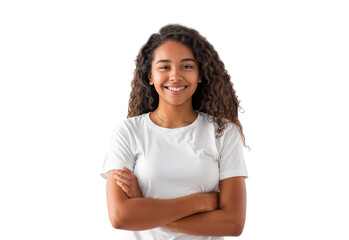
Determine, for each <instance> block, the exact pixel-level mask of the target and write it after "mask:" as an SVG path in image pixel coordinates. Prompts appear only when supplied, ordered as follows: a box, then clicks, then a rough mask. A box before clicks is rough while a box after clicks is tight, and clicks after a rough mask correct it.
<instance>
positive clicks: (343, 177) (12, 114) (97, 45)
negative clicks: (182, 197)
mask: <svg viewBox="0 0 349 240" xmlns="http://www.w3.org/2000/svg"><path fill="white" fill-rule="evenodd" d="M348 12H349V8H348V4H347V1H336V0H331V1H321V0H320V1H309V0H301V1H299V0H293V1H276V0H275V1H270V0H266V1H219V0H218V1H202V0H201V1H188V0H186V1H183V0H177V1H127V2H126V1H103V0H100V1H77V0H69V1H66V0H61V1H37V0H33V1H16V0H12V1H10V0H9V1H1V2H0V79H1V83H0V114H1V116H0V160H1V161H0V191H1V197H0V238H1V239H122V237H121V235H122V232H123V231H120V230H115V229H113V228H112V227H111V225H110V223H109V220H108V215H107V208H106V196H105V183H106V182H105V180H104V179H103V178H101V177H100V175H99V172H100V170H101V167H102V163H103V160H104V157H105V154H106V152H107V149H108V147H109V137H110V134H111V130H112V129H113V128H114V127H115V126H116V124H117V123H119V122H120V121H122V120H123V119H126V115H127V108H128V105H127V104H128V98H129V93H130V90H131V86H130V82H131V79H132V73H133V70H134V67H135V62H134V60H135V59H136V55H137V53H138V51H139V49H140V47H141V46H142V45H143V44H144V43H145V42H146V41H147V39H148V37H149V36H150V35H151V34H152V33H155V32H157V31H158V30H159V29H160V28H161V27H162V26H164V25H166V24H169V23H180V24H183V25H186V26H188V27H192V28H195V29H197V30H198V31H199V32H200V33H201V34H202V35H203V36H205V37H206V38H207V39H208V41H209V42H211V43H212V44H213V46H214V47H215V49H216V50H217V51H218V53H219V55H220V57H221V59H222V60H223V62H224V63H225V66H226V69H227V70H228V72H229V74H230V75H231V79H232V82H233V83H234V88H235V90H236V92H237V95H238V97H239V99H240V101H241V102H240V104H241V106H242V108H243V110H241V111H244V112H241V113H240V116H239V117H240V120H241V122H242V124H243V127H244V132H245V136H246V140H247V144H248V145H249V146H250V147H251V151H248V150H247V149H245V150H244V151H245V160H246V164H247V167H248V172H249V178H248V179H247V180H246V183H247V191H248V208H247V219H246V225H245V229H244V232H243V234H242V235H241V236H240V237H238V238H236V239H246V240H255V239H268V240H274V239H275V240H276V239H278V240H279V239H283V240H288V239H292V240H293V239H336V240H339V239H349V233H348V215H349V208H348V203H349V196H348V182H349V176H348V170H349V168H348V165H347V162H348V160H349V154H348V152H347V147H348V134H349V128H348V122H349V117H348V115H349V114H348V103H349V97H348V94H347V91H348V89H349V88H348V85H347V83H348V81H349V71H348V70H349V69H348V67H349V57H348V56H349V47H348V46H349V44H348V43H349V34H348V29H349V24H348V23H349V14H348ZM227 239H231V238H227Z"/></svg>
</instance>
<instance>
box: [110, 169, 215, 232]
mask: <svg viewBox="0 0 349 240" xmlns="http://www.w3.org/2000/svg"><path fill="white" fill-rule="evenodd" d="M114 175H115V170H111V171H109V172H108V178H107V205H108V214H109V219H110V222H111V224H112V226H113V227H114V228H117V229H124V230H132V231H141V230H146V229H151V228H155V227H159V226H163V225H166V224H169V223H171V222H174V221H176V220H179V219H181V218H184V217H187V216H190V215H192V214H195V213H200V212H207V211H212V210H215V209H217V208H218V193H195V194H191V195H188V196H184V197H180V198H173V199H150V198H129V197H128V196H127V194H126V193H125V192H124V191H123V190H122V188H120V187H119V185H118V184H117V181H115V178H114ZM124 182H126V180H125V181H124ZM134 186H135V185H134ZM137 187H138V186H137ZM135 192H136V191H135Z"/></svg>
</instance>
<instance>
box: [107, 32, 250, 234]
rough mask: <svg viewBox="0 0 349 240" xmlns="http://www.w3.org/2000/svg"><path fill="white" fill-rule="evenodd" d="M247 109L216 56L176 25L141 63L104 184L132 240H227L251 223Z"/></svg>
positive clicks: (116, 223) (113, 214) (156, 37)
mask: <svg viewBox="0 0 349 240" xmlns="http://www.w3.org/2000/svg"><path fill="white" fill-rule="evenodd" d="M239 107H240V106H239V101H238V99H237V96H236V94H235V90H234V89H233V84H232V83H231V82H230V76H229V75H228V73H227V71H226V70H225V68H224V64H223V62H222V61H221V60H220V59H219V56H218V54H217V52H216V51H215V50H214V48H213V46H212V45H211V44H210V43H209V42H208V41H207V40H206V39H205V38H204V37H202V36H201V35H200V34H199V33H198V32H197V31H196V30H194V29H190V28H187V27H184V26H181V25H167V26H164V27H163V28H161V29H160V32H159V33H158V34H153V35H151V36H150V38H149V40H148V41H147V43H146V44H145V45H144V46H143V47H142V48H141V50H140V52H139V54H138V56H137V60H136V70H135V72H134V79H133V81H132V91H131V94H130V100H129V112H128V119H126V120H124V121H123V122H121V123H120V124H118V125H117V127H115V129H114V130H113V131H112V135H111V148H110V151H109V152H108V153H107V155H106V158H105V161H104V165H103V169H102V176H103V177H105V178H107V205H108V213H109V218H110V222H111V224H112V225H113V227H115V228H117V229H124V230H130V231H129V234H130V238H129V239H223V237H219V236H238V235H240V234H241V232H242V230H243V228H244V223H245V214H246V189H245V178H246V177H247V171H246V167H245V162H244V157H243V146H246V144H245V138H244V134H243V132H242V126H241V124H240V122H239V119H238V109H239Z"/></svg>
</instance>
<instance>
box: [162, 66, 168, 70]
mask: <svg viewBox="0 0 349 240" xmlns="http://www.w3.org/2000/svg"><path fill="white" fill-rule="evenodd" d="M160 69H163V70H167V69H169V67H168V66H163V67H160Z"/></svg>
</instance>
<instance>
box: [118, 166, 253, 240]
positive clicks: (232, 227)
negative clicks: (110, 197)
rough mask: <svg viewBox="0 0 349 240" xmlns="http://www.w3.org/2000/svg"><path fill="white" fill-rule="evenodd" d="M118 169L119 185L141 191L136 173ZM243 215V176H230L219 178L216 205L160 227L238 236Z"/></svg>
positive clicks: (190, 232) (179, 230) (210, 234)
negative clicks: (218, 192)
mask: <svg viewBox="0 0 349 240" xmlns="http://www.w3.org/2000/svg"><path fill="white" fill-rule="evenodd" d="M118 172H119V174H117V175H114V178H115V179H116V180H117V184H118V186H119V187H121V188H122V189H127V191H129V190H130V192H134V193H137V192H139V193H140V190H139V187H138V182H137V177H136V176H135V175H134V174H133V173H132V172H131V171H130V170H129V169H127V168H124V169H123V170H119V171H118ZM132 175H133V176H132ZM245 217H246V187H245V178H244V177H231V178H227V179H224V180H221V181H220V195H219V207H218V208H217V209H215V210H213V211H208V212H204V213H197V214H194V215H191V216H188V217H184V218H182V219H179V220H176V221H174V222H171V223H169V224H166V225H163V226H161V227H164V228H167V229H170V230H172V231H175V232H182V233H186V234H192V235H201V236H239V235H240V234H241V233H242V231H243V228H244V224H245Z"/></svg>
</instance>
